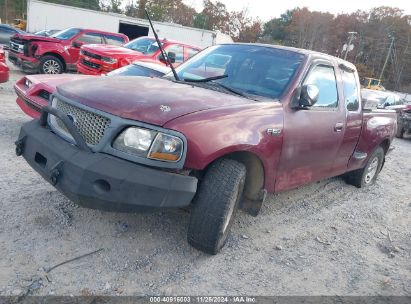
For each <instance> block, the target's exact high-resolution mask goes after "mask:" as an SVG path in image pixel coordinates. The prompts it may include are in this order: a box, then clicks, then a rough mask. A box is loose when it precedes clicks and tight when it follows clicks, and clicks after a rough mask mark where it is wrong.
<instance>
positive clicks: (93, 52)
mask: <svg viewBox="0 0 411 304" xmlns="http://www.w3.org/2000/svg"><path fill="white" fill-rule="evenodd" d="M161 43H162V46H163V48H164V50H165V52H166V53H167V56H169V58H170V60H171V62H172V63H173V64H174V65H175V66H178V65H180V64H181V63H183V62H184V61H186V60H187V59H189V58H190V57H192V56H194V55H195V54H197V53H198V52H199V51H200V50H201V49H200V48H198V47H196V46H192V45H188V44H185V43H182V42H177V41H171V40H166V39H163V40H161ZM135 60H138V61H147V62H154V63H158V64H163V65H166V60H165V59H164V58H163V56H162V54H161V51H160V49H159V47H158V44H157V42H156V40H155V39H154V38H151V37H140V38H137V39H134V40H132V41H130V42H129V43H127V44H125V45H123V46H115V45H87V46H83V47H82V48H81V51H80V58H79V61H78V63H77V71H78V72H80V73H83V74H88V75H100V74H103V73H107V72H110V71H113V70H115V69H118V68H120V67H122V66H126V65H128V64H130V63H131V62H133V61H135Z"/></svg>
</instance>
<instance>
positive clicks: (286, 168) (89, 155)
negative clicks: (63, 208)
mask: <svg viewBox="0 0 411 304" xmlns="http://www.w3.org/2000/svg"><path fill="white" fill-rule="evenodd" d="M176 76H177V79H175V78H173V74H171V73H170V74H167V75H165V76H164V77H163V78H153V79H150V78H140V77H114V78H107V77H101V78H100V77H99V78H90V79H83V80H81V81H74V82H70V83H67V84H62V85H60V86H58V87H57V91H56V92H55V93H54V94H53V95H52V96H51V98H50V105H49V106H47V107H45V108H43V110H42V115H41V117H40V119H39V120H34V121H31V122H28V123H26V124H25V125H23V126H22V128H21V131H20V135H19V138H18V140H17V141H16V154H17V155H23V157H24V158H25V159H26V161H27V162H28V163H29V164H30V165H31V166H32V167H33V169H34V170H36V171H37V172H38V173H39V174H41V176H43V177H44V178H45V179H46V180H47V181H49V182H50V183H51V184H52V185H54V186H55V187H56V188H57V189H58V190H59V191H61V192H62V193H63V194H64V195H66V196H67V197H68V198H70V199H71V200H73V201H74V202H76V203H78V204H80V205H82V206H85V207H90V208H99V209H104V210H113V211H148V210H153V209H158V208H180V207H186V206H189V205H192V208H191V215H190V223H189V228H188V241H189V243H190V244H191V245H193V246H194V247H196V248H198V249H200V250H203V251H205V252H208V253H211V254H215V253H217V252H218V251H219V250H220V249H221V248H222V247H223V246H224V243H225V241H226V239H227V235H228V234H229V231H230V226H231V224H232V222H233V217H234V214H235V212H236V210H237V209H242V210H244V211H246V212H248V213H250V214H253V215H257V213H258V211H259V209H260V207H261V205H262V203H263V202H264V199H265V197H266V194H267V192H268V193H273V192H278V191H283V190H287V189H291V188H294V187H298V186H300V185H303V184H307V183H311V182H314V181H318V180H321V179H324V178H329V177H332V176H336V175H344V176H345V177H346V179H347V181H348V182H349V183H350V184H352V185H355V186H357V187H364V186H368V185H371V184H373V183H374V181H375V180H376V178H377V175H378V173H379V172H380V170H381V169H382V167H383V164H384V159H385V155H386V153H387V152H388V151H389V147H390V144H391V142H392V140H393V136H394V134H395V131H396V130H395V129H396V127H395V126H396V121H395V117H396V116H395V113H394V112H391V111H386V110H376V111H374V112H363V111H362V106H361V101H360V84H359V80H358V75H357V72H356V69H355V67H354V66H353V65H352V64H350V63H349V62H346V61H343V60H341V59H338V58H335V57H332V56H328V55H325V54H320V53H316V52H312V51H307V50H301V49H294V48H286V47H278V46H270V45H256V44H225V45H218V46H213V47H210V48H207V49H206V50H204V51H202V52H201V53H199V54H198V55H196V56H194V57H193V58H192V59H190V60H189V61H187V62H186V63H183V64H182V65H181V66H179V67H178V68H177V69H176Z"/></svg>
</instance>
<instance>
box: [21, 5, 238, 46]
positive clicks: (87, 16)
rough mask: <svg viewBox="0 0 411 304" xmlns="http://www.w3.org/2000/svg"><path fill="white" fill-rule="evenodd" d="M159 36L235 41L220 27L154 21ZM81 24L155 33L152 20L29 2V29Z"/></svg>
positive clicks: (195, 41) (193, 41)
mask: <svg viewBox="0 0 411 304" xmlns="http://www.w3.org/2000/svg"><path fill="white" fill-rule="evenodd" d="M153 26H154V28H155V30H156V32H157V34H158V36H159V38H166V39H170V40H177V41H181V42H185V43H187V44H191V45H195V46H198V47H201V48H205V47H208V46H211V45H215V44H219V43H229V42H233V40H232V39H231V37H230V36H228V35H225V34H223V33H221V32H219V31H209V30H203V29H197V28H192V27H186V26H182V25H179V24H174V23H165V22H156V21H154V22H153ZM69 27H80V28H87V29H96V30H102V31H108V32H114V33H123V34H126V35H127V36H128V37H129V38H130V40H131V39H134V38H137V37H141V36H153V32H152V30H151V28H150V24H149V22H148V20H145V19H137V18H132V17H127V16H125V15H121V14H115V13H105V12H100V11H93V10H88V9H83V8H77V7H72V6H66V5H60V4H54V3H48V2H43V1H39V0H29V1H28V3H27V31H28V32H37V31H40V30H44V29H60V30H62V29H66V28H69Z"/></svg>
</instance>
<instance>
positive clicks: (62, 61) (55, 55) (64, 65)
mask: <svg viewBox="0 0 411 304" xmlns="http://www.w3.org/2000/svg"><path fill="white" fill-rule="evenodd" d="M44 56H54V57H57V58H58V59H60V61H61V63H62V64H63V70H64V71H66V61H65V60H64V58H63V57H62V56H61V55H59V54H57V53H44V54H43V55H41V57H44ZM64 71H63V72H64Z"/></svg>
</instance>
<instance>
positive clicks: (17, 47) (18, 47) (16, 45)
mask: <svg viewBox="0 0 411 304" xmlns="http://www.w3.org/2000/svg"><path fill="white" fill-rule="evenodd" d="M10 50H12V51H14V52H17V53H23V52H24V43H23V42H20V41H17V40H14V41H13V40H10Z"/></svg>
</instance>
